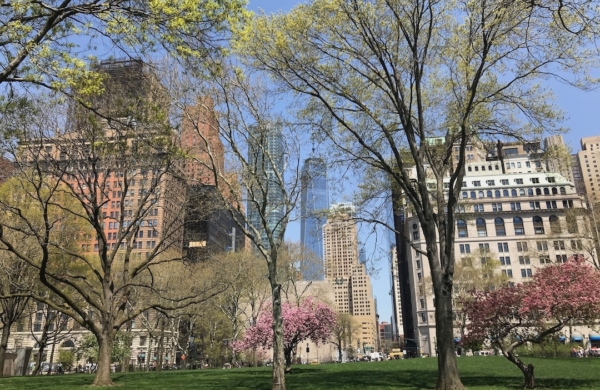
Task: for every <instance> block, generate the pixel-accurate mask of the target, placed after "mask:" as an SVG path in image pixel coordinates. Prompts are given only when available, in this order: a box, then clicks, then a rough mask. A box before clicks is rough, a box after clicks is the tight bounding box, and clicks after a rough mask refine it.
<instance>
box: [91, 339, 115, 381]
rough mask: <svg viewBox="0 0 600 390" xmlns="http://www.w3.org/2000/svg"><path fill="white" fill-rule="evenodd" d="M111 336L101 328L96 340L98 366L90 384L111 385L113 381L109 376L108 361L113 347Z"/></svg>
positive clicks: (109, 361)
mask: <svg viewBox="0 0 600 390" xmlns="http://www.w3.org/2000/svg"><path fill="white" fill-rule="evenodd" d="M113 342H114V339H113V336H112V335H111V334H110V333H109V331H108V330H103V332H102V334H101V337H100V339H99V340H98V345H99V347H100V348H99V350H98V367H97V370H96V377H95V378H94V382H93V383H92V386H98V387H101V386H112V385H113V382H112V379H111V377H110V363H111V355H112V349H113Z"/></svg>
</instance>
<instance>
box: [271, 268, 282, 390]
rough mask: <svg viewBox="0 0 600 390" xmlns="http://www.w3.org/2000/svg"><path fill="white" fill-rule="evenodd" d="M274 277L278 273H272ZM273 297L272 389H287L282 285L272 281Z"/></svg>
mask: <svg viewBox="0 0 600 390" xmlns="http://www.w3.org/2000/svg"><path fill="white" fill-rule="evenodd" d="M272 277H273V278H275V277H276V274H273V275H272ZM271 289H272V294H273V295H272V297H273V383H272V387H271V388H272V390H285V357H284V349H283V316H282V312H281V285H280V284H278V283H277V282H275V281H273V282H271Z"/></svg>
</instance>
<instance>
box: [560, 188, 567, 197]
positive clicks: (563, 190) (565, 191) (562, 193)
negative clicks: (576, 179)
mask: <svg viewBox="0 0 600 390" xmlns="http://www.w3.org/2000/svg"><path fill="white" fill-rule="evenodd" d="M560 194H561V195H566V194H567V190H565V187H560Z"/></svg>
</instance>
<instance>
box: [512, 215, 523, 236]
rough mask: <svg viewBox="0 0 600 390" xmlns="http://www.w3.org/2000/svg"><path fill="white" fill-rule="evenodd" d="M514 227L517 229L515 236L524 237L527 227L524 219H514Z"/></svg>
mask: <svg viewBox="0 0 600 390" xmlns="http://www.w3.org/2000/svg"><path fill="white" fill-rule="evenodd" d="M513 226H514V228H515V236H524V235H525V227H524V226H523V218H521V217H514V218H513Z"/></svg>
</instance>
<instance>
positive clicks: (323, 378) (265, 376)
mask: <svg viewBox="0 0 600 390" xmlns="http://www.w3.org/2000/svg"><path fill="white" fill-rule="evenodd" d="M525 361H526V362H528V363H532V364H534V365H535V367H536V370H535V372H536V378H537V384H538V388H540V389H582V390H583V389H599V390H600V359H539V358H538V359H536V358H525ZM458 363H459V367H460V373H461V378H462V381H463V383H464V385H465V386H466V387H467V388H469V389H485V390H492V389H520V388H522V383H523V376H522V374H521V372H520V371H519V370H518V369H517V368H516V367H515V366H513V365H512V364H511V363H510V362H508V360H506V359H505V358H503V357H500V356H485V357H465V358H460V359H458ZM293 371H294V372H293V373H292V374H291V375H288V376H287V377H286V381H287V388H288V389H290V390H292V389H294V390H332V389H360V390H385V389H407V390H408V389H427V388H433V386H434V385H435V381H436V360H435V359H431V358H429V359H409V360H400V361H388V362H376V363H375V362H374V363H368V362H361V363H346V364H322V365H304V366H294V370H293ZM270 378H271V371H270V368H242V369H231V370H193V371H167V372H159V373H153V372H150V373H130V374H114V375H113V379H114V381H115V384H116V385H117V387H119V388H123V389H148V390H150V389H152V390H155V389H176V390H180V389H265V390H267V389H270ZM92 380H93V376H92V375H87V374H86V375H83V374H72V375H61V376H52V377H21V378H5V379H0V389H2V390H9V389H36V390H37V389H53V390H63V389H64V390H69V389H78V388H79V389H80V388H82V387H84V386H87V385H89V384H90V383H91V382H92Z"/></svg>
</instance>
